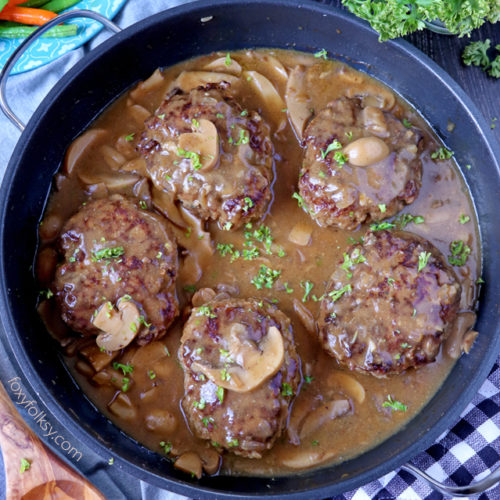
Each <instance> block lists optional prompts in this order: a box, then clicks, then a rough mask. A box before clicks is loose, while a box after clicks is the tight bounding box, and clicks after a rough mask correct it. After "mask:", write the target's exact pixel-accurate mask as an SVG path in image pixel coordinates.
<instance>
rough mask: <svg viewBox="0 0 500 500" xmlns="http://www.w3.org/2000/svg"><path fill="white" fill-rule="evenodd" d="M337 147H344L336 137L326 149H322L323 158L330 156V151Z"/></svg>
mask: <svg viewBox="0 0 500 500" xmlns="http://www.w3.org/2000/svg"><path fill="white" fill-rule="evenodd" d="M337 149H342V144H340V142H339V141H338V140H337V139H334V141H333V142H331V143H330V144H329V145H328V147H327V148H326V149H325V151H323V150H322V149H320V153H321V158H323V160H324V159H325V158H326V157H327V156H328V153H330V152H332V151H335V150H337Z"/></svg>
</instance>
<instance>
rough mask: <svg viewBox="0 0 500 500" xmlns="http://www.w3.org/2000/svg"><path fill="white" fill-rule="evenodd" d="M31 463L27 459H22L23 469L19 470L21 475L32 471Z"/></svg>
mask: <svg viewBox="0 0 500 500" xmlns="http://www.w3.org/2000/svg"><path fill="white" fill-rule="evenodd" d="M30 467H31V462H30V461H29V460H28V459H26V458H21V468H20V469H19V473H20V474H23V473H24V472H26V471H27V470H30Z"/></svg>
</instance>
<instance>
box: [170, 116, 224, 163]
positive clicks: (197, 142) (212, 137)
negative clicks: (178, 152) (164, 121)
mask: <svg viewBox="0 0 500 500" xmlns="http://www.w3.org/2000/svg"><path fill="white" fill-rule="evenodd" d="M193 128H194V130H193V132H190V133H187V134H181V135H180V136H179V147H180V148H181V149H184V150H185V151H191V152H194V153H197V154H198V155H200V163H201V167H200V170H203V171H209V170H212V169H213V168H214V167H215V166H216V165H217V163H218V162H219V134H218V132H217V128H216V126H215V125H214V124H213V123H212V122H211V121H209V120H205V119H204V118H201V119H200V121H199V124H198V126H197V127H195V126H194V125H193Z"/></svg>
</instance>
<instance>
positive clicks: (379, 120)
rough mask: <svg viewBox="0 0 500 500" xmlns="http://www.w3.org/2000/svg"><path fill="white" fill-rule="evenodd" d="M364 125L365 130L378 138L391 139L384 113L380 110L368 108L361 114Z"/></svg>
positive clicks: (372, 107)
mask: <svg viewBox="0 0 500 500" xmlns="http://www.w3.org/2000/svg"><path fill="white" fill-rule="evenodd" d="M361 117H362V119H363V125H364V126H365V128H366V129H367V130H368V131H369V132H370V133H372V134H373V135H376V136H378V137H389V135H390V134H389V131H388V130H387V122H386V121H385V117H384V113H383V112H382V110H381V109H380V108H376V107H374V106H367V107H366V108H364V109H363V111H362V112H361Z"/></svg>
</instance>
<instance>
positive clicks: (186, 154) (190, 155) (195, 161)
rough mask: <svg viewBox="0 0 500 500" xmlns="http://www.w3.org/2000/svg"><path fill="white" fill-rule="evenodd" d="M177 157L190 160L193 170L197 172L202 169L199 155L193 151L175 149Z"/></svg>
mask: <svg viewBox="0 0 500 500" xmlns="http://www.w3.org/2000/svg"><path fill="white" fill-rule="evenodd" d="M177 156H180V157H181V158H187V159H189V160H191V165H192V166H193V168H194V169H195V170H199V169H200V168H201V167H202V165H201V162H200V155H199V154H198V153H195V152H194V151H186V150H185V149H182V148H177Z"/></svg>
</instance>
